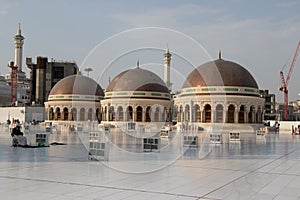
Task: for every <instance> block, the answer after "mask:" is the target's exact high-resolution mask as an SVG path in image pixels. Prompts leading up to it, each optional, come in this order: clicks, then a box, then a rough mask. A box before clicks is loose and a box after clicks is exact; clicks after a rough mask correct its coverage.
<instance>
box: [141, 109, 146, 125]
mask: <svg viewBox="0 0 300 200" xmlns="http://www.w3.org/2000/svg"><path fill="white" fill-rule="evenodd" d="M145 121H146V109H145V108H144V107H143V110H142V122H145Z"/></svg>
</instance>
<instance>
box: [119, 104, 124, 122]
mask: <svg viewBox="0 0 300 200" xmlns="http://www.w3.org/2000/svg"><path fill="white" fill-rule="evenodd" d="M117 116H118V119H117V121H124V112H123V107H122V106H119V107H118V108H117Z"/></svg>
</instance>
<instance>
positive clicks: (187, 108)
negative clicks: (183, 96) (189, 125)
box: [184, 105, 190, 122]
mask: <svg viewBox="0 0 300 200" xmlns="http://www.w3.org/2000/svg"><path fill="white" fill-rule="evenodd" d="M184 119H185V122H189V121H190V105H185V107H184Z"/></svg>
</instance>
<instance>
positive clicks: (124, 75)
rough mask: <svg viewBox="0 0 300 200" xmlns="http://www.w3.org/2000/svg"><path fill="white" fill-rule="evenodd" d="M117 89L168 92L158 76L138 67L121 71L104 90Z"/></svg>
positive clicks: (115, 90) (111, 90)
mask: <svg viewBox="0 0 300 200" xmlns="http://www.w3.org/2000/svg"><path fill="white" fill-rule="evenodd" d="M117 91H149V92H151V91H152V92H154V91H155V92H165V93H168V92H169V90H168V88H167V87H166V85H165V83H164V82H163V80H162V79H161V78H160V77H159V76H157V75H156V74H155V73H153V72H151V71H148V70H145V69H141V68H139V67H137V68H135V69H130V70H126V71H124V72H121V73H120V74H119V75H117V76H116V77H115V78H114V79H113V80H112V81H111V82H110V84H109V86H108V87H107V89H106V92H117Z"/></svg>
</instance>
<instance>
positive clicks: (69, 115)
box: [68, 108, 72, 121]
mask: <svg viewBox="0 0 300 200" xmlns="http://www.w3.org/2000/svg"><path fill="white" fill-rule="evenodd" d="M68 111H69V113H68V121H72V109H71V108H68Z"/></svg>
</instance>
